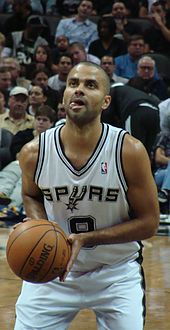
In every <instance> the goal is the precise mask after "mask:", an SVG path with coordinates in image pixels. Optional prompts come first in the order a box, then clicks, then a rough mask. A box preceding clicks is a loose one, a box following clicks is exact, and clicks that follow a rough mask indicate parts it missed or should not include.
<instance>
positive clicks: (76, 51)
mask: <svg viewBox="0 0 170 330" xmlns="http://www.w3.org/2000/svg"><path fill="white" fill-rule="evenodd" d="M68 50H69V53H70V54H71V56H72V58H73V64H74V65H75V64H78V63H80V62H84V61H89V62H93V63H96V64H100V60H99V58H98V57H96V56H94V55H92V54H89V53H87V51H86V50H85V47H84V46H83V44H81V43H80V42H76V41H75V42H73V43H71V44H70V46H69V49H68Z"/></svg>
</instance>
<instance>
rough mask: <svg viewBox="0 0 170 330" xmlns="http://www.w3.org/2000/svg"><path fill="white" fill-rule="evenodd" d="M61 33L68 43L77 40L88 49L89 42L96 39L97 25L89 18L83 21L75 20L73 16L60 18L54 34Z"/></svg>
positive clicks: (57, 35) (58, 34) (59, 34)
mask: <svg viewBox="0 0 170 330" xmlns="http://www.w3.org/2000/svg"><path fill="white" fill-rule="evenodd" d="M61 35H65V36H66V37H67V38H68V39H69V43H72V42H75V41H78V42H81V43H82V44H83V45H84V46H85V48H86V49H88V46H89V44H90V43H91V42H92V41H94V40H96V39H98V32H97V25H96V24H95V23H93V22H91V21H90V20H89V19H86V20H85V21H84V22H80V21H77V20H76V18H75V17H74V18H65V19H61V20H60V22H59V24H58V26H57V29H56V35H55V36H56V37H59V36H61Z"/></svg>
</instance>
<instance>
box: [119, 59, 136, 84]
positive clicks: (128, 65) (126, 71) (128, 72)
mask: <svg viewBox="0 0 170 330" xmlns="http://www.w3.org/2000/svg"><path fill="white" fill-rule="evenodd" d="M115 64H116V69H115V73H116V75H117V76H121V77H124V78H128V79H129V78H132V77H134V76H136V74H137V64H138V59H137V60H134V59H133V58H132V57H131V56H130V55H129V54H125V55H120V56H118V57H115Z"/></svg>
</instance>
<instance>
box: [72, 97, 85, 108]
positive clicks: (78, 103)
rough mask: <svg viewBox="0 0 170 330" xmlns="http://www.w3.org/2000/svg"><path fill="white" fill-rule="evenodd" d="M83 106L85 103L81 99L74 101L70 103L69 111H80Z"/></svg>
mask: <svg viewBox="0 0 170 330" xmlns="http://www.w3.org/2000/svg"><path fill="white" fill-rule="evenodd" d="M84 105H85V102H84V101H83V100H82V99H74V100H73V101H71V102H70V108H71V109H73V110H74V109H80V108H82V107H83V106H84Z"/></svg>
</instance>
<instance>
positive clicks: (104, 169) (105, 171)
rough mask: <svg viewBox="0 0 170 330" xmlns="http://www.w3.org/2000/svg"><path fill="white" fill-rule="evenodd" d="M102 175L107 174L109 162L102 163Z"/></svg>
mask: <svg viewBox="0 0 170 330" xmlns="http://www.w3.org/2000/svg"><path fill="white" fill-rule="evenodd" d="M101 174H107V162H102V163H101Z"/></svg>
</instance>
